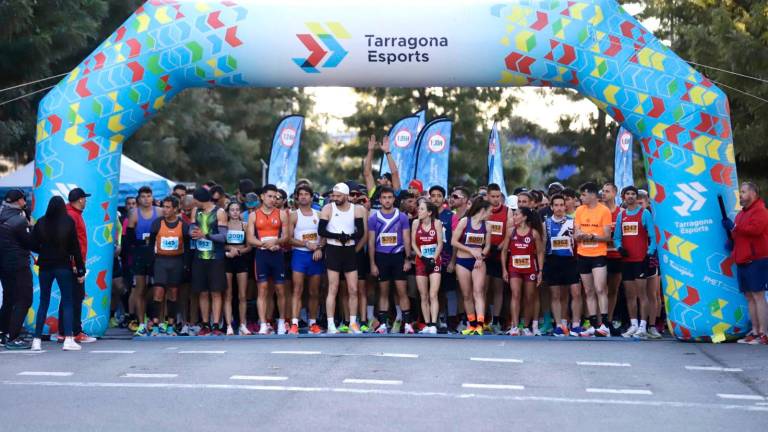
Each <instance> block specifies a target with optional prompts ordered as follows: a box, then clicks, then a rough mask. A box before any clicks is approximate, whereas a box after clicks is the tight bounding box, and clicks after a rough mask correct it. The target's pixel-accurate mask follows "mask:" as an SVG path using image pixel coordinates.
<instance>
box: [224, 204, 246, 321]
mask: <svg viewBox="0 0 768 432" xmlns="http://www.w3.org/2000/svg"><path fill="white" fill-rule="evenodd" d="M247 230H248V222H247V221H245V220H243V217H242V213H241V211H240V203H239V202H236V201H233V202H231V203H229V205H228V206H227V243H226V246H225V247H224V256H225V257H226V260H225V263H226V275H227V289H226V291H225V292H224V320H225V321H226V322H227V336H232V335H234V334H235V330H234V328H233V327H232V323H233V321H234V316H233V315H234V314H233V312H232V297H233V296H234V294H233V293H234V288H235V287H237V312H238V317H239V319H238V321H239V322H240V326H239V327H238V329H237V334H238V335H240V336H248V335H250V334H251V331H250V330H248V320H247V318H246V311H247V308H248V298H247V291H248V267H250V266H251V263H252V262H253V260H251V259H249V258H250V252H251V246H250V245H248V244H246V242H245V233H246V231H247Z"/></svg>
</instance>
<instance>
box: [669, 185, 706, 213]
mask: <svg viewBox="0 0 768 432" xmlns="http://www.w3.org/2000/svg"><path fill="white" fill-rule="evenodd" d="M677 187H678V188H679V189H680V190H679V191H677V192H675V193H674V195H675V196H676V197H677V199H679V200H680V202H681V204H680V205H678V206H675V207H673V209H674V210H675V212H677V214H679V215H680V216H690V215H691V212H697V211H699V210H701V208H702V207H704V204H705V203H706V202H707V199H706V198H704V196H702V195H701V194H702V193H704V192H707V188H705V187H704V186H703V185H702V184H701V183H699V182H693V183H688V184H685V183H683V184H678V185H677Z"/></svg>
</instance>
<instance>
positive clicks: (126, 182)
mask: <svg viewBox="0 0 768 432" xmlns="http://www.w3.org/2000/svg"><path fill="white" fill-rule="evenodd" d="M34 177H35V163H34V162H30V163H28V164H26V165H24V166H23V167H21V168H19V169H18V170H16V171H13V172H12V173H10V174H8V175H6V176H4V177H0V196H3V195H5V193H6V192H7V191H8V190H9V189H13V188H18V189H21V190H23V191H24V193H26V194H27V195H29V194H31V193H32V183H33V182H34ZM142 186H149V187H151V188H152V191H153V194H154V196H155V197H165V196H167V195H170V193H171V191H172V190H173V186H174V183H173V182H171V181H170V180H168V179H166V178H165V177H163V176H161V175H159V174H157V173H155V172H153V171H150V170H149V169H147V168H146V167H144V166H141V165H140V164H138V163H137V162H136V161H134V160H133V159H131V158H129V157H127V156H125V155H123V156H122V158H121V160H120V192H119V193H120V197H119V199H120V201H119V202H120V204H122V203H124V202H125V198H126V197H129V196H136V194H137V193H138V191H139V188H140V187H142ZM86 192H89V191H86ZM65 198H66V197H65Z"/></svg>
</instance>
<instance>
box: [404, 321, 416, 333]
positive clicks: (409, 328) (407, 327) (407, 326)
mask: <svg viewBox="0 0 768 432" xmlns="http://www.w3.org/2000/svg"><path fill="white" fill-rule="evenodd" d="M403 333H405V334H413V333H414V331H413V326H412V325H411V324H410V323H405V329H404V330H403Z"/></svg>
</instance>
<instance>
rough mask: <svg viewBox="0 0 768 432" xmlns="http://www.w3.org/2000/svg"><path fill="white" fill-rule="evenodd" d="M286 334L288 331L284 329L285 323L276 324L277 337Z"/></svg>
mask: <svg viewBox="0 0 768 432" xmlns="http://www.w3.org/2000/svg"><path fill="white" fill-rule="evenodd" d="M287 332H288V331H287V329H286V328H285V323H284V322H280V323H278V324H277V334H279V335H284V334H286V333H287Z"/></svg>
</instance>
